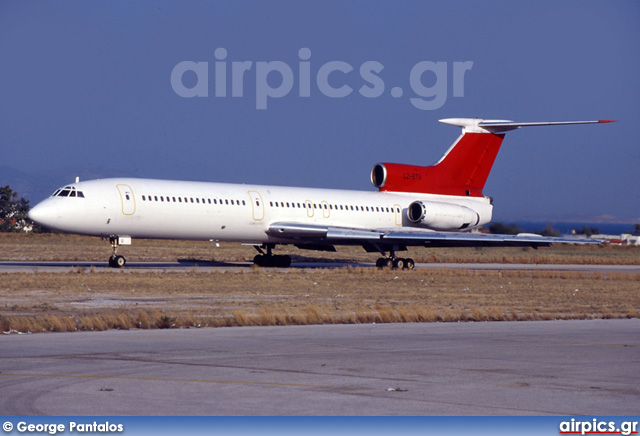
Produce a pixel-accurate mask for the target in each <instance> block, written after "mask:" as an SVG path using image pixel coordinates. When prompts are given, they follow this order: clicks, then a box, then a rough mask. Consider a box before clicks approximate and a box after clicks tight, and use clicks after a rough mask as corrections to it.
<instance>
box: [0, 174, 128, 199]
mask: <svg viewBox="0 0 640 436" xmlns="http://www.w3.org/2000/svg"><path fill="white" fill-rule="evenodd" d="M76 177H80V180H90V179H105V178H108V177H136V175H135V174H131V173H128V172H126V171H122V170H120V169H117V168H105V167H102V166H100V165H91V164H81V165H72V166H67V167H61V168H52V169H47V170H44V171H37V170H34V171H33V172H26V171H22V170H19V169H16V168H12V167H8V166H4V165H0V186H6V185H9V186H11V189H13V190H14V191H15V192H17V193H18V196H19V197H24V198H26V199H27V200H29V202H30V204H31V205H34V204H36V203H38V202H39V201H41V200H44V199H45V198H47V197H48V196H50V195H51V194H52V193H53V191H55V190H56V189H57V188H59V187H61V186H62V185H64V184H67V183H72V182H74V181H75V180H76Z"/></svg>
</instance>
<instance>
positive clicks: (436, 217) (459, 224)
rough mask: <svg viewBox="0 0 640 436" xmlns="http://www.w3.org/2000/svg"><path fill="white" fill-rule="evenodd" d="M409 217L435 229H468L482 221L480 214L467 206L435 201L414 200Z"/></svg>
mask: <svg viewBox="0 0 640 436" xmlns="http://www.w3.org/2000/svg"><path fill="white" fill-rule="evenodd" d="M407 218H409V221H411V222H412V223H416V224H420V225H422V226H425V227H427V228H430V229H433V230H454V229H466V228H468V227H474V226H476V225H478V223H479V222H480V215H479V214H478V213H477V212H476V211H474V210H472V209H470V208H468V207H466V206H460V205H457V204H448V203H438V202H435V201H414V202H413V203H411V204H410V205H409V207H408V208H407Z"/></svg>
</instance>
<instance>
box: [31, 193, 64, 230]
mask: <svg viewBox="0 0 640 436" xmlns="http://www.w3.org/2000/svg"><path fill="white" fill-rule="evenodd" d="M58 215H59V214H58V207H57V206H56V205H55V204H53V202H52V201H50V200H44V201H42V202H40V203H38V204H36V205H35V206H34V207H33V208H31V210H29V213H28V214H27V216H28V217H29V219H30V220H31V221H33V222H35V223H36V224H40V225H41V226H45V227H52V226H54V225H55V222H56V221H57V219H58Z"/></svg>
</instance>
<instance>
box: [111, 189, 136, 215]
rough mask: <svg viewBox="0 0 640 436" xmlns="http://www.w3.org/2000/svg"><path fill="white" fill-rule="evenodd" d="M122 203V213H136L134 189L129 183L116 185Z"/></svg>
mask: <svg viewBox="0 0 640 436" xmlns="http://www.w3.org/2000/svg"><path fill="white" fill-rule="evenodd" d="M116 187H117V188H118V193H119V194H120V201H121V203H122V214H123V215H133V214H134V213H136V200H135V198H134V197H133V189H131V186H129V185H116Z"/></svg>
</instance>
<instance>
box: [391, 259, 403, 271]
mask: <svg viewBox="0 0 640 436" xmlns="http://www.w3.org/2000/svg"><path fill="white" fill-rule="evenodd" d="M405 268H406V260H405V259H403V258H401V257H399V258H397V259H394V260H393V269H405Z"/></svg>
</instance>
